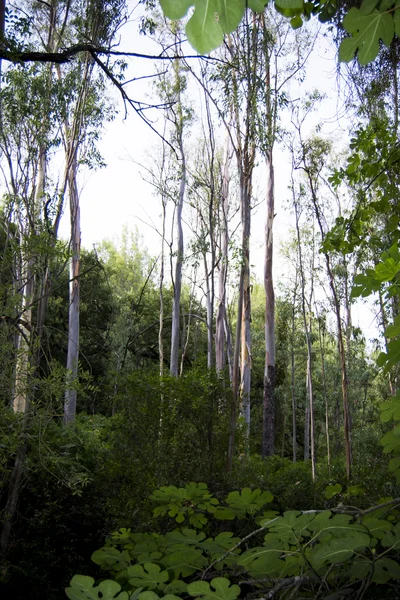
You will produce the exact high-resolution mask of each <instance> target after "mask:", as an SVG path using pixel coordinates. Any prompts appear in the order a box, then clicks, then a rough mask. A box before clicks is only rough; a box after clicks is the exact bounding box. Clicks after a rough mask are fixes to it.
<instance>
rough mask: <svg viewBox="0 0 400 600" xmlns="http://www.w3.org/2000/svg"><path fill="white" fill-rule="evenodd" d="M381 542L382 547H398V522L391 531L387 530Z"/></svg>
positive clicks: (399, 536)
mask: <svg viewBox="0 0 400 600" xmlns="http://www.w3.org/2000/svg"><path fill="white" fill-rule="evenodd" d="M381 544H382V546H383V547H384V548H392V549H393V550H398V549H399V548H400V523H397V524H396V525H395V526H394V527H393V529H392V530H391V531H388V532H387V534H386V535H385V536H384V537H383V539H382V542H381Z"/></svg>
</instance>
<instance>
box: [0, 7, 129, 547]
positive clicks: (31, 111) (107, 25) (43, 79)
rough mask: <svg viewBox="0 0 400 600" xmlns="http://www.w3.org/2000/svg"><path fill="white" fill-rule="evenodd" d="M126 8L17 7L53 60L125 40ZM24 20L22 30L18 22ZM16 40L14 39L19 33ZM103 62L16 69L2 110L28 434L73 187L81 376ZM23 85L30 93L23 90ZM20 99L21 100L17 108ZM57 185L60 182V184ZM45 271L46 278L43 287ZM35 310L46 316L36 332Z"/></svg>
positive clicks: (11, 509) (13, 505)
mask: <svg viewBox="0 0 400 600" xmlns="http://www.w3.org/2000/svg"><path fill="white" fill-rule="evenodd" d="M123 7H124V2H123V1H122V0H121V1H119V0H115V1H114V0H113V1H112V2H107V3H103V2H102V3H100V2H96V0H88V1H87V2H84V3H82V4H79V5H75V4H74V5H72V3H70V2H68V1H67V2H58V1H56V0H52V1H51V2H49V3H36V2H33V3H31V2H27V3H25V2H21V3H19V4H17V5H16V7H15V10H16V11H17V13H18V11H19V13H18V14H22V15H23V21H24V23H25V27H24V39H23V40H22V41H23V43H24V44H25V45H29V44H32V45H34V46H36V47H38V46H39V47H41V48H43V53H44V54H46V53H49V54H52V55H54V54H57V52H58V50H59V49H60V48H61V47H62V46H63V45H64V44H68V43H72V44H74V43H77V42H79V41H81V40H82V39H83V38H86V39H88V38H89V39H90V38H92V39H93V40H94V41H96V42H101V43H109V42H110V35H111V37H112V36H113V35H114V34H115V31H116V25H117V20H118V19H117V16H120V15H121V10H123ZM11 22H13V20H11ZM16 22H17V24H18V25H20V24H21V21H20V20H18V18H17V19H16ZM6 33H7V36H6V37H7V39H9V36H10V32H8V31H7V32H6ZM11 34H12V32H11ZM94 62H95V61H94V59H93V58H92V56H91V55H84V56H82V57H81V59H78V60H77V61H76V62H73V63H72V64H71V65H69V66H66V67H65V68H63V69H62V68H61V67H60V65H59V64H58V63H55V64H52V61H47V64H43V65H41V64H40V62H39V63H38V64H37V65H34V66H33V67H24V66H22V67H21V66H16V67H9V68H8V70H7V71H6V72H5V73H4V74H3V78H4V80H6V81H7V80H8V82H9V84H8V85H6V86H5V87H4V88H3V90H2V92H1V93H2V104H3V106H6V105H7V106H8V111H4V110H2V123H1V132H0V135H1V140H2V151H3V156H4V158H5V163H6V165H7V166H6V169H7V170H8V187H9V196H10V191H11V196H12V198H13V202H14V203H15V209H14V213H13V215H14V217H15V219H16V222H17V223H18V227H19V231H20V234H19V235H20V239H21V244H20V247H21V250H22V254H21V259H20V261H19V265H20V266H19V273H20V274H21V276H20V283H19V284H18V283H17V286H18V288H17V289H19V290H21V291H22V294H21V295H22V300H21V305H22V308H21V309H20V310H21V311H22V313H21V314H22V316H23V319H22V321H23V328H22V329H21V330H20V338H21V339H23V343H22V348H21V356H22V357H23V361H22V362H21V361H19V362H17V368H16V382H17V384H18V386H20V381H21V376H22V378H23V381H24V384H23V388H24V389H23V390H22V394H20V393H19V391H18V390H17V402H16V404H15V409H16V410H19V411H24V419H23V425H22V426H23V428H24V429H23V430H24V431H25V430H26V428H27V427H28V419H27V415H28V411H29V408H30V403H29V395H28V394H27V392H29V393H30V394H31V396H32V394H33V392H34V389H35V386H34V383H35V376H37V368H38V365H39V362H40V356H41V346H40V342H41V336H42V333H43V328H44V325H45V314H46V307H47V300H48V295H49V290H50V285H51V277H50V264H49V254H50V253H51V251H52V249H54V246H55V241H56V239H57V235H58V228H59V223H60V219H61V215H62V212H63V208H64V201H65V198H66V194H67V190H68V192H69V197H70V213H71V223H72V232H71V233H72V242H71V244H72V250H73V273H72V277H71V284H72V285H71V287H73V295H72V297H71V306H72V308H71V311H70V324H69V328H70V330H69V338H70V339H71V350H70V357H72V359H70V358H69V362H68V363H67V364H68V366H70V367H71V371H70V373H71V374H72V379H76V376H77V366H78V361H77V353H78V348H79V347H78V339H79V338H78V336H79V320H78V318H77V315H78V314H79V312H78V311H79V247H80V231H79V229H80V227H79V193H78V185H77V173H78V164H79V161H80V162H83V161H86V162H88V163H89V164H91V165H92V166H94V165H95V164H96V162H98V158H99V157H98V153H97V150H96V140H97V138H98V128H99V126H100V124H101V123H102V122H103V120H104V118H105V117H106V115H107V111H105V110H104V107H105V105H104V104H103V101H104V98H103V91H104V87H103V80H102V79H101V78H97V80H96V81H95V82H94V84H93V85H92V87H90V86H89V85H88V83H89V80H90V77H89V75H90V76H91V75H92V73H93V67H94ZM29 71H31V73H29ZM29 75H33V77H29ZM13 82H14V83H17V84H18V85H17V86H16V87H15V86H14V90H15V91H17V90H18V94H19V98H18V95H16V94H15V91H13V88H12V87H11V84H12V83H13ZM23 86H25V92H22V90H23ZM16 98H18V100H19V102H15V99H16ZM27 100H28V101H27ZM18 112H19V117H18V116H17V115H18ZM59 145H62V146H63V149H64V159H65V160H64V165H63V173H62V174H61V176H60V175H59V174H58V168H59V161H58V157H57V159H56V160H55V161H52V160H51V159H52V156H51V153H50V151H51V150H53V149H54V148H56V147H58V146H59ZM83 148H84V149H83ZM79 150H81V152H80V153H79ZM3 172H4V171H3ZM54 180H55V181H56V182H57V183H56V184H53V183H52V181H54ZM39 234H41V236H42V240H43V242H44V248H45V251H44V252H43V249H41V248H40V245H39V244H37V242H38V240H39V239H40V238H39ZM32 249H33V251H32ZM17 272H18V271H17ZM39 274H40V279H39V281H37V280H38V275H39ZM16 282H18V277H16ZM32 308H34V309H35V313H36V315H35V316H36V319H35V324H34V325H33V319H32ZM26 331H28V333H29V335H28V334H27V333H26ZM28 365H29V368H28ZM73 387H75V382H74V381H73V382H72V381H71V377H70V376H69V375H68V377H67V388H68V389H67V397H66V403H65V421H66V422H70V421H72V420H73V418H74V414H75V410H76V390H75V389H72V388H73ZM69 391H72V395H71V396H69V395H68V392H69ZM21 437H22V436H21ZM26 452H27V443H26V441H24V442H23V443H21V445H20V447H19V449H18V452H17V455H16V459H15V463H14V467H13V470H12V475H11V478H10V484H9V488H8V498H7V502H6V507H5V514H6V518H5V521H4V523H3V530H2V537H1V547H2V550H3V551H5V550H6V549H7V546H8V541H9V537H10V533H11V526H12V522H13V519H14V515H15V512H16V509H17V505H18V497H19V490H20V487H21V479H22V474H23V467H24V461H25V456H26Z"/></svg>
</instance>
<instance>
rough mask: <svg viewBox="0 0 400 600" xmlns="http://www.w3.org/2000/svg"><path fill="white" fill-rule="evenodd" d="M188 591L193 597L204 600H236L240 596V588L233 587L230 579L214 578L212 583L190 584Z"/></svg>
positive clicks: (197, 582) (196, 582)
mask: <svg viewBox="0 0 400 600" xmlns="http://www.w3.org/2000/svg"><path fill="white" fill-rule="evenodd" d="M211 588H213V589H211ZM214 590H215V591H214ZM187 591H188V593H189V594H190V595H191V596H201V597H202V598H204V600H236V598H237V597H238V596H239V595H240V587H239V586H238V585H231V584H230V581H229V579H226V578H225V577H214V579H212V580H211V583H207V582H206V581H195V582H193V583H189V585H188V587H187Z"/></svg>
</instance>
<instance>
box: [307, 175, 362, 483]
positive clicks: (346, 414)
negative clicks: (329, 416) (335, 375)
mask: <svg viewBox="0 0 400 600" xmlns="http://www.w3.org/2000/svg"><path fill="white" fill-rule="evenodd" d="M305 171H306V173H307V176H308V180H309V184H310V190H311V199H312V202H313V205H314V209H315V214H316V217H317V221H318V225H319V229H320V233H321V239H322V241H323V240H324V239H325V232H324V228H323V224H322V219H321V214H320V209H319V205H318V200H317V194H316V190H315V188H314V182H313V179H312V176H311V174H310V171H309V170H308V168H307V167H306V168H305ZM324 257H325V264H326V270H327V273H328V278H329V287H330V289H331V293H332V299H333V306H334V309H335V316H336V323H337V332H338V348H339V357H340V368H341V374H342V401H343V424H344V445H345V455H346V473H347V478H348V479H349V478H350V476H351V464H352V455H351V425H350V411H349V400H348V382H347V368H346V354H345V349H344V342H343V338H344V335H343V327H342V319H341V315H340V302H339V298H338V294H337V291H336V287H335V279H334V275H333V271H332V267H331V261H330V256H329V254H328V253H327V252H324Z"/></svg>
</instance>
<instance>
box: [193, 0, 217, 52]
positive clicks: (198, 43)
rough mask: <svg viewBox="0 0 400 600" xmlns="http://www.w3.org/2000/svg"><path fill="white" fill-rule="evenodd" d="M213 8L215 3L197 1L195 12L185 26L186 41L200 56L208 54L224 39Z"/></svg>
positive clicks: (207, 0) (202, 0)
mask: <svg viewBox="0 0 400 600" xmlns="http://www.w3.org/2000/svg"><path fill="white" fill-rule="evenodd" d="M215 8H216V6H215V2H212V1H211V0H197V3H196V8H195V11H194V13H193V15H192V16H191V18H190V19H189V21H188V23H187V25H186V29H185V31H186V35H187V37H188V40H189V42H190V43H191V44H192V46H193V47H194V48H195V49H196V50H197V51H198V52H199V53H200V54H208V53H209V52H211V50H214V49H215V48H218V46H220V45H221V44H222V41H223V39H224V33H223V31H222V27H221V25H220V24H219V22H218V15H217V13H216V12H215Z"/></svg>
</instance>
